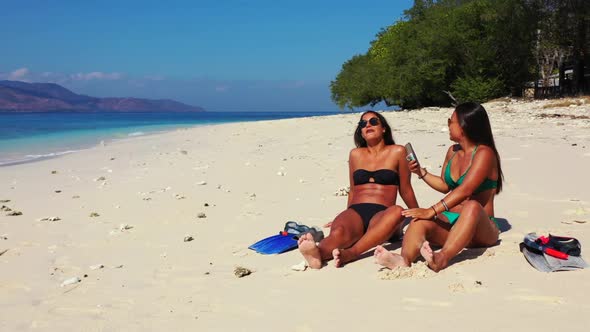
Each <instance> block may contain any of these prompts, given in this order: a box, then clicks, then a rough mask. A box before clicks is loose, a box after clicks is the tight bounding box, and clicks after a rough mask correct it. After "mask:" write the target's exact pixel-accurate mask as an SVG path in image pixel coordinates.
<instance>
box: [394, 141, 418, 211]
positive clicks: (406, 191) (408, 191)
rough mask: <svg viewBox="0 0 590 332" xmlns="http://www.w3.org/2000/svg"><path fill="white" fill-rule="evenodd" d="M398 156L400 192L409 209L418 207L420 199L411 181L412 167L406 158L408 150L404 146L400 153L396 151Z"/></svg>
mask: <svg viewBox="0 0 590 332" xmlns="http://www.w3.org/2000/svg"><path fill="white" fill-rule="evenodd" d="M396 157H397V158H398V161H399V162H398V165H399V166H398V172H399V182H400V183H399V194H400V196H401V197H402V199H403V200H404V203H406V206H407V207H408V208H409V209H414V208H417V207H418V201H417V200H416V195H415V194H414V188H413V187H412V183H411V181H410V177H411V175H412V173H411V172H410V167H409V166H408V161H407V160H406V150H405V149H403V148H402V149H401V150H400V151H399V152H398V153H396Z"/></svg>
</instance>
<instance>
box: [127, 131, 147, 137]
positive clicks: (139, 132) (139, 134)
mask: <svg viewBox="0 0 590 332" xmlns="http://www.w3.org/2000/svg"><path fill="white" fill-rule="evenodd" d="M143 135H145V132H143V131H135V132H132V133H129V134H127V136H129V137H134V136H143Z"/></svg>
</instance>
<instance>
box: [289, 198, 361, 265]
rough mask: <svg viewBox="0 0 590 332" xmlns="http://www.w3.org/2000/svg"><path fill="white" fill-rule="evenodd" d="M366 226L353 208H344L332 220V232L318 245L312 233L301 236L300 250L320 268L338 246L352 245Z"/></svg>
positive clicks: (306, 258) (310, 262)
mask: <svg viewBox="0 0 590 332" xmlns="http://www.w3.org/2000/svg"><path fill="white" fill-rule="evenodd" d="M363 232H364V226H363V221H362V219H361V217H360V216H359V215H358V213H356V212H355V211H354V210H352V209H347V210H344V211H343V212H342V213H340V214H339V215H338V216H337V217H336V218H335V219H334V221H333V222H332V226H331V227H330V234H329V235H328V236H327V237H326V238H324V239H323V240H322V241H320V243H319V245H316V243H315V241H314V239H313V236H311V234H305V235H304V236H302V237H301V238H299V243H298V244H299V251H300V252H301V254H302V255H303V257H304V258H305V260H306V261H307V265H309V267H311V268H312V269H319V268H321V267H322V263H323V262H324V261H326V260H329V259H331V258H332V251H333V250H334V249H336V248H342V247H350V246H351V245H352V244H354V243H355V242H356V241H358V240H359V239H360V238H361V236H363Z"/></svg>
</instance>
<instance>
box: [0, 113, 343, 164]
mask: <svg viewBox="0 0 590 332" xmlns="http://www.w3.org/2000/svg"><path fill="white" fill-rule="evenodd" d="M329 114H337V113H336V112H335V113H328V112H201V113H118V112H117V113H108V112H93V113H81V112H30V113H13V112H0V166H6V165H11V164H15V163H23V162H30V161H35V160H40V159H44V158H50V157H56V156H59V155H63V154H67V153H73V152H76V151H79V150H82V149H86V148H89V147H92V146H95V145H97V144H99V143H100V141H109V140H113V139H124V138H129V137H133V136H140V135H147V134H150V133H155V132H162V131H167V130H174V129H177V128H183V127H191V126H199V125H207V124H218V123H230V122H245V121H259V120H274V119H288V118H298V117H308V116H318V115H329Z"/></svg>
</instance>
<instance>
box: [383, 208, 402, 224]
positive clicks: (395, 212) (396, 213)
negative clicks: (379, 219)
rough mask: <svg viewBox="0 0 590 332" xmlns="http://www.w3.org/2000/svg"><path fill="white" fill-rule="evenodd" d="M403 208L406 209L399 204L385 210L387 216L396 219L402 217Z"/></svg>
mask: <svg viewBox="0 0 590 332" xmlns="http://www.w3.org/2000/svg"><path fill="white" fill-rule="evenodd" d="M403 210H404V209H402V207H401V206H399V205H394V206H390V207H388V208H387V210H385V216H387V217H389V218H391V219H394V220H395V219H401V218H402V211H403Z"/></svg>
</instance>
